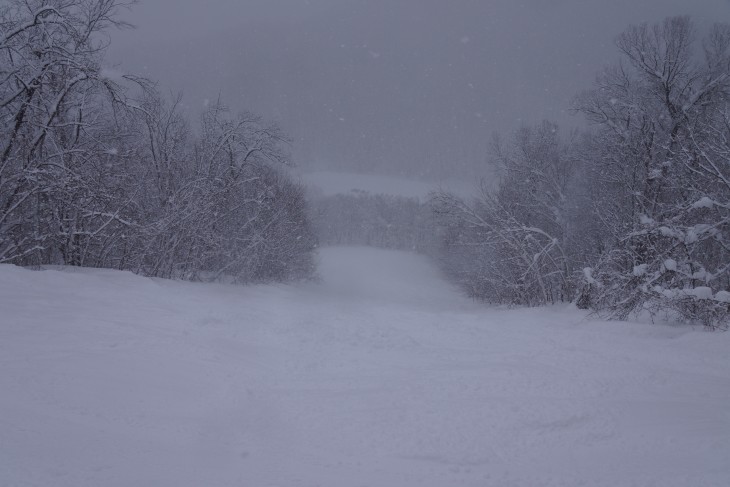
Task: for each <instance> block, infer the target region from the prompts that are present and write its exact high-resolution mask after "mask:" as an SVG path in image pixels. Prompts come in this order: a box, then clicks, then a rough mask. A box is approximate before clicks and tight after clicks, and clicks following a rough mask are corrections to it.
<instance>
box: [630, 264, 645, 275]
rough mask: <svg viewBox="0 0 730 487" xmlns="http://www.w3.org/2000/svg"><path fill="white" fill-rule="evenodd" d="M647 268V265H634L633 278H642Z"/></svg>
mask: <svg viewBox="0 0 730 487" xmlns="http://www.w3.org/2000/svg"><path fill="white" fill-rule="evenodd" d="M647 267H648V265H647V264H639V265H635V266H634V272H633V274H634V275H635V276H637V277H638V276H643V275H644V274H646V269H647Z"/></svg>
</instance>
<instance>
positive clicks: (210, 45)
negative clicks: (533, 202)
mask: <svg viewBox="0 0 730 487" xmlns="http://www.w3.org/2000/svg"><path fill="white" fill-rule="evenodd" d="M679 14H689V15H691V16H692V17H693V19H694V20H695V23H696V25H697V27H698V31H702V30H703V29H704V28H706V27H707V26H708V25H709V24H711V23H712V22H715V21H730V2H729V1H728V0H440V1H436V0H207V1H202V0H198V1H195V0H141V1H140V3H139V4H138V5H136V6H135V7H134V8H133V10H132V11H131V12H130V13H129V14H126V15H125V16H126V18H127V20H129V21H131V22H132V23H134V24H135V25H136V26H137V28H136V30H134V31H125V32H120V33H115V34H114V35H113V38H112V42H113V44H112V49H111V51H110V56H109V61H110V62H111V63H114V64H116V63H120V64H121V65H122V67H123V68H124V69H125V70H126V71H131V72H134V73H138V74H144V75H147V76H149V77H151V78H154V79H156V80H159V81H160V87H161V88H162V89H163V90H165V91H167V92H178V91H182V92H183V93H184V95H185V100H186V103H187V105H188V107H189V108H188V109H189V110H190V112H191V113H193V114H194V113H196V112H198V111H199V110H202V109H203V107H204V106H205V104H206V103H207V102H208V101H209V100H212V99H216V98H217V97H218V96H219V95H220V96H221V97H222V99H223V100H224V102H225V103H226V104H227V105H229V106H231V107H232V108H233V109H235V110H241V109H250V110H253V111H256V112H259V113H262V114H264V115H265V116H267V117H271V118H275V119H277V120H278V121H279V122H280V123H281V124H282V126H283V127H284V128H286V129H287V130H288V131H289V133H290V134H291V135H292V137H293V138H294V145H293V153H294V156H295V158H296V160H297V162H298V163H299V164H300V165H302V166H304V167H316V166H322V165H325V166H328V167H338V168H345V169H352V168H361V169H362V170H371V169H373V168H374V169H375V170H378V171H384V172H393V173H401V174H403V175H405V176H408V177H431V178H436V179H438V178H443V177H444V176H446V175H449V174H453V173H457V174H469V172H470V171H471V169H472V168H473V167H474V166H475V165H478V164H481V163H482V162H483V161H484V159H485V158H486V156H487V146H488V141H489V139H490V137H491V134H492V133H493V132H494V131H500V132H508V131H510V130H512V129H514V128H516V127H517V126H518V125H519V124H521V123H530V122H538V121H540V120H542V119H551V120H555V121H557V122H559V123H560V124H561V125H563V126H570V125H578V124H580V123H581V120H580V119H579V118H578V117H576V116H573V115H571V114H570V113H569V110H568V108H569V104H570V100H571V98H572V97H573V96H574V95H576V94H577V93H578V92H580V91H581V90H584V89H586V88H589V87H590V84H591V82H592V80H593V78H594V76H595V73H596V72H597V71H598V70H599V69H601V67H602V66H604V65H606V64H608V63H611V62H614V61H615V60H616V59H617V54H616V49H615V47H614V45H613V39H614V38H615V36H616V35H617V34H619V33H620V32H621V31H622V30H623V29H624V28H625V27H626V26H627V25H629V24H631V23H638V22H643V21H649V22H655V21H660V20H661V19H663V18H665V17H667V16H670V15H679Z"/></svg>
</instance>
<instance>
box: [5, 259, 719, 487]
mask: <svg viewBox="0 0 730 487" xmlns="http://www.w3.org/2000/svg"><path fill="white" fill-rule="evenodd" d="M321 275H322V282H321V283H317V284H315V283H310V284H301V285H296V286H257V287H237V286H225V285H210V284H192V283H182V282H173V281H164V280H155V279H147V278H143V277H139V276H135V275H132V274H129V273H123V272H117V271H106V270H83V271H79V270H65V271H57V270H47V271H42V272H32V271H29V270H24V269H20V268H17V267H12V266H7V265H5V266H0V485H2V486H13V487H21V486H53V487H61V486H68V487H72V486H73V487H84V486H93V487H105V486H119V487H122V486H124V487H130V486H175V487H184V486H191V487H192V486H196V487H199V486H214V487H217V486H237V487H240V486H244V487H248V486H250V487H266V486H280V487H288V486H292V487H294V486H300V487H305V486H306V487H314V486H322V487H350V486H352V487H363V486H370V487H391V486H392V487H407V486H414V487H416V486H417V487H428V486H434V487H449V486H457V485H463V486H479V487H484V486H499V487H508V486H611V487H617V486H656V487H671V486H678V487H679V486H681V487H687V486H693V487H700V486H718V487H720V486H722V487H727V486H728V485H730V334H728V333H708V332H703V331H702V330H699V329H697V330H695V329H690V328H687V327H671V326H667V325H641V324H629V323H604V322H598V321H589V320H586V319H585V317H584V315H583V314H582V313H581V312H578V311H576V310H572V309H569V308H567V307H555V308H550V309H538V310H513V311H509V310H490V309H487V308H485V307H484V306H481V305H479V304H477V303H473V302H471V301H469V300H467V299H464V298H462V297H460V296H459V295H458V294H457V293H456V291H455V290H454V289H453V288H452V287H451V286H450V285H448V284H447V283H445V282H444V281H443V280H442V279H441V278H440V277H439V275H438V273H437V271H436V270H434V269H433V268H432V267H431V266H430V265H429V264H428V262H426V261H425V260H424V259H423V258H421V257H418V256H415V255H411V254H406V253H397V252H389V251H381V250H373V249H362V248H331V249H323V250H322V252H321Z"/></svg>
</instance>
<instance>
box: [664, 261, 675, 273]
mask: <svg viewBox="0 0 730 487" xmlns="http://www.w3.org/2000/svg"><path fill="white" fill-rule="evenodd" d="M664 268H665V269H666V270H668V271H676V270H677V261H676V260H674V259H666V260H665V261H664Z"/></svg>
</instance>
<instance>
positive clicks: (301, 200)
mask: <svg viewBox="0 0 730 487" xmlns="http://www.w3.org/2000/svg"><path fill="white" fill-rule="evenodd" d="M126 5H127V4H126V3H125V2H123V1H121V0H9V1H8V2H4V3H3V5H2V6H0V263H14V264H18V265H34V266H37V265H46V264H65V265H78V266H91V267H110V268H117V269H128V270H132V271H134V272H138V273H142V274H145V275H150V276H161V277H176V278H183V279H210V278H221V277H226V278H228V279H233V280H235V281H239V282H251V281H263V280H288V279H298V278H305V277H308V276H311V275H312V274H313V272H314V251H315V247H316V237H315V235H314V232H313V230H312V227H311V225H310V222H309V219H308V214H307V209H306V202H305V197H304V191H303V188H302V187H301V186H300V185H298V184H296V183H294V182H293V181H292V180H291V179H290V178H289V177H288V175H287V173H286V171H285V167H286V166H287V165H288V164H289V163H290V161H289V156H288V152H287V147H288V140H287V138H286V136H285V135H284V134H283V133H282V132H281V130H280V129H279V128H278V127H277V126H276V125H275V124H272V123H269V122H267V121H265V120H263V119H262V118H261V117H259V116H257V115H255V114H251V113H242V114H232V113H231V112H230V111H229V110H227V109H226V108H225V107H224V106H223V105H222V104H221V103H216V104H213V105H211V106H210V107H208V108H207V109H206V110H205V112H204V113H203V114H202V116H201V117H200V119H199V121H198V123H197V124H196V126H195V129H193V128H191V124H190V121H189V120H188V118H187V117H186V116H185V115H184V114H183V113H182V110H181V109H180V102H181V100H180V98H175V99H171V100H168V99H166V98H165V97H163V96H161V95H160V93H159V91H158V89H157V88H156V86H155V85H154V83H152V82H150V81H149V80H146V79H142V78H138V77H134V76H129V75H121V74H118V73H116V72H113V71H110V70H107V69H105V68H104V64H103V63H104V54H105V51H106V48H107V47H108V45H109V41H108V31H109V29H111V28H118V27H125V25H124V23H123V22H121V21H119V20H118V14H119V10H120V8H123V7H125V6H126Z"/></svg>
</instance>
